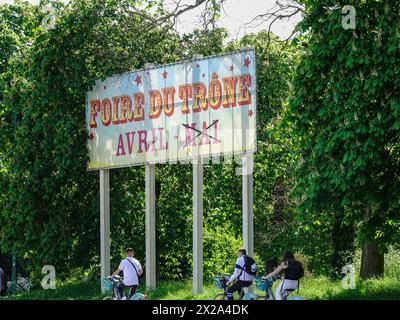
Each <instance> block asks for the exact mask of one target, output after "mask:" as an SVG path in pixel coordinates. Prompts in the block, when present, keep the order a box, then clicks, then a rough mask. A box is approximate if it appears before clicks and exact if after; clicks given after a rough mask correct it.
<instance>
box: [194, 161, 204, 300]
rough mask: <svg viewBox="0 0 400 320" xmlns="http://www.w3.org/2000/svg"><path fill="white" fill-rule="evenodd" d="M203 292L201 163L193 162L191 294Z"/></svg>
mask: <svg viewBox="0 0 400 320" xmlns="http://www.w3.org/2000/svg"><path fill="white" fill-rule="evenodd" d="M202 292H203V164H202V163H201V161H200V160H198V162H193V294H200V293H202Z"/></svg>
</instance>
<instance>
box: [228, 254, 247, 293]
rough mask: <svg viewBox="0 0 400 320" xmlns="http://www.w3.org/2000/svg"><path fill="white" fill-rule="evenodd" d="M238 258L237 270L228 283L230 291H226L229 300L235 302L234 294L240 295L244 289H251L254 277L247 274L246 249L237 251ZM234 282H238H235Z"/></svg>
mask: <svg viewBox="0 0 400 320" xmlns="http://www.w3.org/2000/svg"><path fill="white" fill-rule="evenodd" d="M237 256H238V258H237V260H236V264H235V270H234V272H233V274H232V276H231V277H230V279H229V281H227V282H226V285H227V286H228V289H227V291H226V293H227V298H228V300H233V293H234V292H236V291H237V292H239V294H240V291H241V290H242V288H247V287H250V286H251V285H252V283H253V276H252V275H251V274H249V273H247V272H246V270H245V264H246V260H245V259H246V249H243V248H242V249H239V250H238V251H237ZM234 280H237V281H236V282H234ZM233 282H234V283H233ZM232 283H233V284H232ZM231 284H232V285H231Z"/></svg>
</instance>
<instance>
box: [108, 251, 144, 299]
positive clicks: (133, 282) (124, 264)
mask: <svg viewBox="0 0 400 320" xmlns="http://www.w3.org/2000/svg"><path fill="white" fill-rule="evenodd" d="M125 253H126V257H125V259H123V260H122V261H121V263H120V264H119V267H118V269H117V270H115V272H114V273H113V274H112V275H111V277H113V276H116V275H119V274H120V273H121V271H122V272H123V273H124V281H123V282H121V283H120V284H119V285H118V287H117V289H118V293H119V299H122V297H123V296H124V289H125V288H130V290H129V296H128V300H129V299H130V298H131V297H132V296H133V295H134V294H135V293H136V289H137V287H138V286H139V277H140V276H141V275H142V273H143V269H142V266H141V264H140V262H139V261H138V260H137V259H135V258H134V251H133V249H132V248H127V249H126V250H125Z"/></svg>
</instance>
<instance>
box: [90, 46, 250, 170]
mask: <svg viewBox="0 0 400 320" xmlns="http://www.w3.org/2000/svg"><path fill="white" fill-rule="evenodd" d="M255 65H256V61H255V51H254V50H253V49H244V50H240V51H236V52H232V53H229V54H224V55H219V56H212V57H206V58H201V59H195V60H188V61H182V62H178V63H174V64H169V65H163V66H157V67H153V68H150V69H142V70H137V71H132V72H127V73H123V74H120V75H116V76H113V77H110V78H107V79H105V80H98V81H96V83H95V85H94V86H93V88H92V90H91V91H89V92H88V93H87V95H86V127H87V130H88V142H87V147H88V151H89V157H90V160H89V164H88V169H89V170H94V169H105V168H117V167H126V166H133V165H140V164H144V163H153V164H154V163H168V162H169V163H176V162H178V161H187V160H191V159H198V158H199V157H214V156H221V155H227V154H238V153H246V152H255V151H256V147H257V144H256V141H257V140H256V114H257V112H256V69H255Z"/></svg>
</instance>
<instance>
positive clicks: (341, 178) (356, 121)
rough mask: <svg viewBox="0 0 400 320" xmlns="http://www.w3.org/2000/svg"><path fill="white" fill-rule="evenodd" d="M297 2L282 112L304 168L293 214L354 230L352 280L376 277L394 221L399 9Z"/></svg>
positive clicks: (380, 271) (378, 3)
mask: <svg viewBox="0 0 400 320" xmlns="http://www.w3.org/2000/svg"><path fill="white" fill-rule="evenodd" d="M300 2H301V3H303V4H304V5H305V7H306V15H305V18H304V20H303V21H302V22H301V24H300V26H299V28H300V30H301V31H302V32H304V33H306V32H307V37H308V41H307V49H306V53H305V54H304V55H303V56H302V58H301V62H300V64H299V67H298V69H297V71H296V76H295V79H294V83H293V94H292V96H293V97H292V99H291V101H290V107H289V110H290V114H291V120H292V121H293V122H294V125H295V129H294V132H295V134H296V135H297V136H298V137H299V147H300V150H301V155H302V161H303V162H302V164H301V166H300V167H299V170H298V174H297V176H298V185H297V190H298V191H299V192H300V194H302V195H304V196H303V198H302V199H301V207H300V208H301V210H302V212H303V214H307V213H310V212H311V211H313V210H329V211H331V212H332V211H334V212H338V213H339V214H341V215H343V212H345V215H346V217H345V218H346V219H344V220H347V221H350V223H361V224H362V227H361V228H360V229H359V232H358V239H359V241H360V243H361V244H362V246H363V255H362V266H361V276H362V277H364V278H366V277H370V276H374V275H381V274H383V253H384V252H385V250H386V248H387V244H388V237H387V235H388V234H389V233H388V229H387V228H388V227H389V225H391V226H394V225H396V224H397V221H398V217H396V214H395V212H396V210H398V204H399V198H398V197H399V192H398V191H399V190H398V189H399V166H398V160H399V157H398V139H399V110H400V108H399V107H400V104H399V84H400V82H399V77H398V74H399V59H400V51H399V37H398V30H399V26H400V19H399V15H398V12H399V3H398V2H393V1H384V0H381V1H378V0H376V1H375V0H374V1H347V2H344V1H333V0H326V1H313V0H304V1H300ZM347 4H352V5H354V6H355V7H356V13H357V20H356V21H357V27H356V29H355V30H344V29H343V28H342V25H341V22H342V14H341V8H342V6H344V5H347ZM389 208H390V209H389ZM394 208H396V209H394ZM343 210H344V211H343ZM340 219H342V218H340ZM389 229H390V230H391V231H390V233H391V234H393V233H398V231H397V232H396V231H394V229H392V228H390V227H389Z"/></svg>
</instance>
